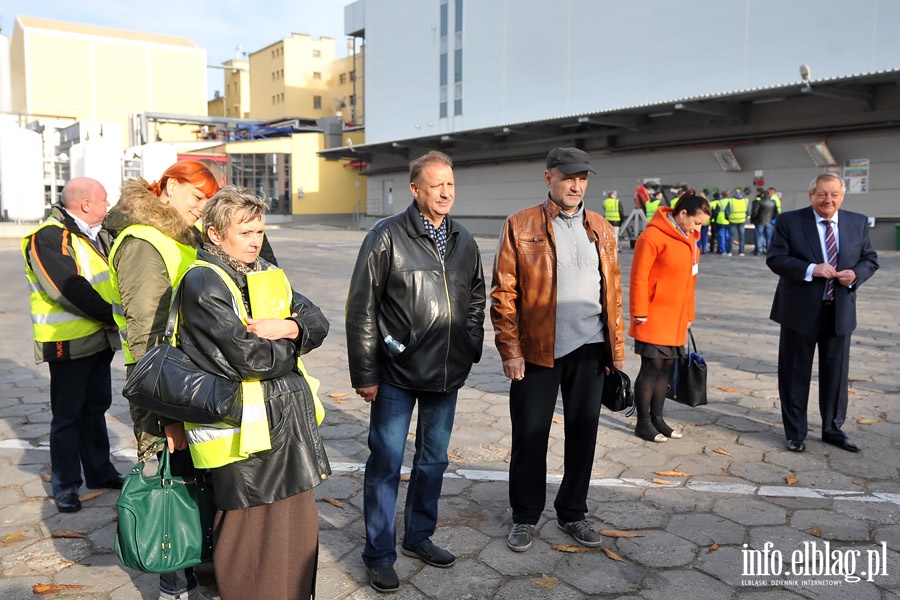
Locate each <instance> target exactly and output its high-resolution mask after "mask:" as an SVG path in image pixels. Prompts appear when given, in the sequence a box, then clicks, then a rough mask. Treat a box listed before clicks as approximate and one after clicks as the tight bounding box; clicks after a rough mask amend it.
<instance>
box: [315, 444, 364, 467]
mask: <svg viewBox="0 0 900 600" xmlns="http://www.w3.org/2000/svg"><path fill="white" fill-rule="evenodd" d="M325 454H326V455H327V456H328V460H329V461H331V462H332V463H334V462H353V463H359V464H364V463H365V462H366V459H367V458H368V457H369V448H368V446H367V445H366V441H365V439H362V440H360V439H358V438H353V439H332V440H327V441H326V442H325Z"/></svg>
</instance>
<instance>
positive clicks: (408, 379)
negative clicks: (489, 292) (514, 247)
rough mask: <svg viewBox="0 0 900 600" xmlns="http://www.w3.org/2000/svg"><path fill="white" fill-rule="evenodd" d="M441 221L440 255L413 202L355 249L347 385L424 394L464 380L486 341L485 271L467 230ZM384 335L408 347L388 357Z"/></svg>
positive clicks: (449, 388) (454, 387) (455, 386)
mask: <svg viewBox="0 0 900 600" xmlns="http://www.w3.org/2000/svg"><path fill="white" fill-rule="evenodd" d="M445 219H447V227H448V236H447V237H448V239H447V249H446V252H445V255H444V257H443V259H441V256H440V253H439V252H438V248H437V244H435V242H434V240H432V239H431V238H430V237H429V236H428V233H427V232H426V231H425V226H424V225H423V223H422V217H421V215H420V213H419V210H418V208H417V207H416V205H415V202H413V203H412V204H411V205H410V206H409V207H408V208H407V209H406V211H405V212H403V213H401V214H398V215H394V216H392V217H388V218H386V219H382V220H381V221H379V222H378V223H376V224H375V225H374V226H373V227H372V229H371V230H370V231H369V233H368V234H367V235H366V238H365V240H364V241H363V243H362V246H361V247H360V249H359V256H358V258H357V260H356V266H355V267H354V269H353V276H352V278H351V279H350V293H349V296H348V298H347V323H346V325H347V355H348V358H349V362H350V381H351V383H352V384H353V387H355V388H360V387H368V386H373V385H378V384H379V383H381V382H384V383H389V384H391V385H395V386H397V387H402V388H406V389H412V390H417V391H426V392H446V391H452V390H457V389H459V388H461V387H462V386H463V384H464V383H465V381H466V377H468V375H469V371H470V370H471V368H472V363H475V362H478V361H479V360H480V359H481V351H482V344H483V342H484V305H485V287H484V273H483V272H482V267H481V253H480V252H479V250H478V245H477V244H476V243H475V239H474V238H473V237H472V235H471V234H470V233H469V232H468V231H467V230H466V229H465V228H464V227H462V226H461V225H459V224H457V223H454V222H453V221H452V220H451V219H450V217H449V216H447V217H445ZM387 335H390V336H392V337H393V338H394V339H397V340H399V341H400V342H402V343H403V344H404V345H405V346H406V349H405V350H404V351H403V352H401V353H400V354H399V355H396V356H394V355H391V354H389V353H388V351H387V347H386V344H385V343H384V341H383V340H384V338H385V336H387Z"/></svg>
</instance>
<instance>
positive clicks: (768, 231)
mask: <svg viewBox="0 0 900 600" xmlns="http://www.w3.org/2000/svg"><path fill="white" fill-rule="evenodd" d="M774 231H775V227H773V226H772V224H771V223H768V224H766V225H757V226H756V249H755V252H756V253H757V254H758V253H760V252H768V251H769V243H770V242H771V241H772V233H773V232H774Z"/></svg>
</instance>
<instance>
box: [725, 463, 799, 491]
mask: <svg viewBox="0 0 900 600" xmlns="http://www.w3.org/2000/svg"><path fill="white" fill-rule="evenodd" d="M728 472H729V473H730V474H732V475H734V476H736V477H740V478H741V479H744V480H746V481H750V482H752V483H756V484H760V485H763V484H772V485H783V484H784V483H785V478H786V477H787V476H790V475H792V473H791V472H790V471H788V470H786V469H785V468H784V467H781V466H779V465H769V464H766V463H764V462H752V463H742V462H734V463H731V466H730V467H729V469H728Z"/></svg>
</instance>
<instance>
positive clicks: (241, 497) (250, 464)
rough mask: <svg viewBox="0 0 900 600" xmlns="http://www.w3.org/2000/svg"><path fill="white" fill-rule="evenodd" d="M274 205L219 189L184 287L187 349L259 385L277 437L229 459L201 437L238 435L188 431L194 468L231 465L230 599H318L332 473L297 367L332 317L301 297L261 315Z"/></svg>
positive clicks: (223, 520) (220, 523) (219, 542)
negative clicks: (256, 281)
mask: <svg viewBox="0 0 900 600" xmlns="http://www.w3.org/2000/svg"><path fill="white" fill-rule="evenodd" d="M265 208H266V206H265V203H264V202H262V201H261V200H259V199H258V198H256V196H255V195H254V194H253V193H252V191H250V190H244V189H238V188H235V187H233V186H227V187H225V188H223V189H222V190H221V191H220V192H219V193H218V194H216V195H215V196H214V197H213V198H212V199H211V200H210V201H209V203H208V204H207V205H206V208H205V209H204V211H203V224H204V228H205V231H204V232H203V235H204V239H205V240H206V242H205V243H204V244H203V247H202V248H201V249H200V251H199V252H198V254H197V259H198V264H197V265H196V266H194V267H193V268H192V269H191V270H189V271H188V272H187V273H186V274H185V276H184V279H183V280H182V284H181V286H182V294H183V297H182V301H181V302H182V303H181V320H180V326H179V327H180V331H179V334H180V342H181V347H182V349H183V350H184V351H185V353H186V354H188V355H189V356H190V357H191V358H192V359H193V360H194V361H195V362H196V363H197V364H198V365H199V366H200V367H201V368H203V369H204V370H206V371H208V372H210V373H215V374H217V375H220V376H223V377H227V378H229V379H231V380H233V381H241V382H251V381H259V382H260V385H261V390H262V398H263V399H264V402H265V416H266V420H267V423H268V440H269V443H270V444H271V449H266V450H260V451H256V452H253V453H252V454H250V455H249V456H248V457H246V458H238V457H236V456H225V457H222V456H218V455H217V454H216V452H215V451H212V452H211V451H209V450H206V449H203V445H202V444H200V443H198V441H200V440H202V439H204V438H203V435H202V432H204V431H206V432H210V431H211V432H212V435H213V436H215V435H231V434H234V432H235V430H229V429H227V428H225V427H223V428H222V429H218V430H216V429H210V428H199V429H191V428H190V426H188V427H187V429H188V432H187V434H188V439H189V441H190V442H191V454H192V456H193V457H194V462H195V464H197V465H198V466H201V465H202V464H204V462H208V461H209V460H212V461H213V462H215V464H219V463H222V464H221V466H217V467H216V468H213V469H212V478H213V487H214V489H215V495H216V504H217V506H218V508H219V509H220V512H219V514H218V515H217V518H216V524H215V531H214V544H215V550H214V564H215V568H216V581H217V583H218V587H219V591H220V593H221V596H222V598H223V600H229V599H232V598H279V599H280V598H285V599H287V598H297V599H301V598H302V599H304V600H305V599H308V598H311V597H313V596H314V592H315V575H316V561H317V554H318V514H317V510H316V505H315V498H314V496H313V492H312V488H313V487H315V486H316V485H317V484H318V483H320V482H321V481H323V480H324V479H326V478H327V477H328V475H329V474H330V473H331V469H330V467H329V465H328V459H327V458H326V456H325V450H324V447H323V445H322V439H321V438H320V436H319V431H318V427H317V424H316V414H315V407H314V400H313V395H312V392H311V391H310V388H309V385H308V383H307V381H306V379H305V378H304V375H303V374H302V373H301V372H300V371H299V369H298V368H297V358H298V357H299V356H300V355H301V354H304V353H306V352H309V351H310V350H312V349H314V348H317V347H319V346H320V345H321V344H322V341H323V340H324V339H325V336H326V335H327V333H328V321H327V320H326V319H325V317H324V315H323V314H322V312H321V311H320V310H319V308H318V307H316V306H315V305H314V304H313V303H312V302H310V301H309V300H308V299H307V298H305V297H304V296H302V295H300V294H298V293H296V292H293V297H292V299H291V301H290V312H291V313H292V314H291V316H288V317H287V318H283V319H278V318H263V319H255V318H252V309H251V306H250V301H249V295H248V288H247V274H249V273H252V272H255V271H262V270H266V269H268V268H269V267H270V264H269V263H267V262H266V261H265V260H262V259H260V258H259V249H260V245H261V242H262V234H263V216H264V214H265ZM287 289H288V288H285V291H287ZM238 294H239V297H236V295H238ZM285 295H287V294H285ZM247 315H250V316H247ZM243 385H244V386H247V385H255V384H247V383H244V384H243ZM257 389H259V388H257ZM244 392H245V395H244V396H243V400H244V406H245V412H244V420H243V422H242V427H243V430H242V431H241V433H237V434H235V435H243V436H245V437H247V436H248V435H249V431H250V427H249V425H248V412H247V409H246V407H247V405H248V402H247V395H246V394H247V389H246V388H245V390H244ZM260 417H261V415H260ZM223 425H224V424H223ZM197 433H201V435H199V436H198V435H196V434H197ZM220 459H221V460H220ZM216 461H219V462H216Z"/></svg>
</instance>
